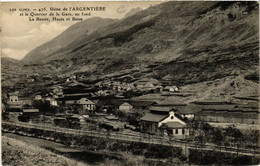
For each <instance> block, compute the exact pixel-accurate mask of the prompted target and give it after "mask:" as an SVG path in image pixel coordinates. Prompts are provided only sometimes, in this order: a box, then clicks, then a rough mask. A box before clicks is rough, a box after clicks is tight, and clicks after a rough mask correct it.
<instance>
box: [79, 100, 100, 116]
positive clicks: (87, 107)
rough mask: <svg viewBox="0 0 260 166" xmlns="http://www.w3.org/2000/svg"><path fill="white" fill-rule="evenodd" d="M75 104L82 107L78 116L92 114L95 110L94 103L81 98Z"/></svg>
mask: <svg viewBox="0 0 260 166" xmlns="http://www.w3.org/2000/svg"><path fill="white" fill-rule="evenodd" d="M77 104H79V105H81V106H82V110H81V111H80V114H94V113H95V110H96V105H95V103H94V102H92V101H90V100H88V99H87V98H81V99H80V100H78V101H77Z"/></svg>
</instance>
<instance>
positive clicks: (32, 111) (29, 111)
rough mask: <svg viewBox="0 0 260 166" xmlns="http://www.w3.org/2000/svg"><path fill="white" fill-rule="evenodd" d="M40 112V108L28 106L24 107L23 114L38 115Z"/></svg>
mask: <svg viewBox="0 0 260 166" xmlns="http://www.w3.org/2000/svg"><path fill="white" fill-rule="evenodd" d="M39 112H40V111H39V109H34V108H27V109H23V116H38V115H39Z"/></svg>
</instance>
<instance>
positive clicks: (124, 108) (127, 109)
mask: <svg viewBox="0 0 260 166" xmlns="http://www.w3.org/2000/svg"><path fill="white" fill-rule="evenodd" d="M133 108H134V107H133V106H132V105H131V104H129V103H128V102H125V103H123V104H121V105H120V106H119V110H120V111H122V112H125V113H129V112H131V111H132V109H133Z"/></svg>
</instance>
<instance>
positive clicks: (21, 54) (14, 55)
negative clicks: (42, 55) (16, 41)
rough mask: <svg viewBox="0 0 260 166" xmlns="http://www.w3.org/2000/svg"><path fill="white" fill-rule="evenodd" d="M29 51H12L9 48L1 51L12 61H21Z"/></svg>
mask: <svg viewBox="0 0 260 166" xmlns="http://www.w3.org/2000/svg"><path fill="white" fill-rule="evenodd" d="M28 52H29V51H28V50H25V49H22V50H13V49H11V48H4V49H2V54H3V55H6V56H7V57H10V58H13V59H19V60H20V59H22V57H24V56H25V55H26V54H27V53H28Z"/></svg>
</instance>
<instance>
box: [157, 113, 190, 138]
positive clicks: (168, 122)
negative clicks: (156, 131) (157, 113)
mask: <svg viewBox="0 0 260 166" xmlns="http://www.w3.org/2000/svg"><path fill="white" fill-rule="evenodd" d="M158 127H159V128H160V129H162V130H163V133H164V135H168V136H173V137H176V138H185V137H186V136H188V135H189V129H188V127H187V124H186V122H185V121H184V120H182V119H181V118H180V117H178V115H177V114H176V113H175V112H174V111H171V112H170V113H169V116H168V117H166V118H165V119H163V120H162V121H161V122H159V124H158Z"/></svg>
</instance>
